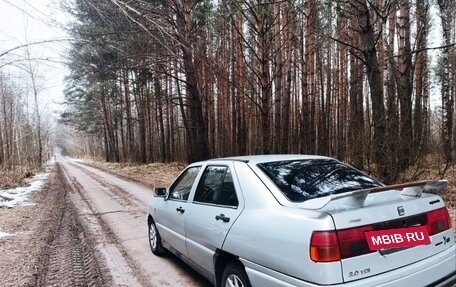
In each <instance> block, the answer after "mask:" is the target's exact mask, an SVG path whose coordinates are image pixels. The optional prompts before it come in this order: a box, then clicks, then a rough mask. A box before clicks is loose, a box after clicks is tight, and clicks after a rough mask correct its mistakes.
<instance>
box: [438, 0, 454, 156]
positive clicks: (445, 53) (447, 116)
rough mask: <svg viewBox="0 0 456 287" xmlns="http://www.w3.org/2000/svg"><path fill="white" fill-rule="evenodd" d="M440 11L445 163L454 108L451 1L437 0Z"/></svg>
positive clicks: (451, 146)
mask: <svg viewBox="0 0 456 287" xmlns="http://www.w3.org/2000/svg"><path fill="white" fill-rule="evenodd" d="M437 3H438V5H439V9H440V19H441V23H442V31H443V43H444V45H445V47H444V48H443V50H442V63H443V79H442V109H443V110H442V125H443V126H442V141H443V154H444V155H445V158H446V160H447V162H451V161H452V159H453V155H452V151H453V115H454V110H453V109H454V106H453V99H452V97H451V93H450V60H449V54H450V44H451V38H450V37H451V36H450V19H449V17H450V15H449V5H450V3H453V1H451V0H437Z"/></svg>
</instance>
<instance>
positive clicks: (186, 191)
mask: <svg viewBox="0 0 456 287" xmlns="http://www.w3.org/2000/svg"><path fill="white" fill-rule="evenodd" d="M200 168H201V167H200V166H195V167H190V168H188V169H187V170H186V171H185V172H184V173H183V174H182V175H181V176H180V177H179V178H178V179H177V180H176V182H175V183H174V184H173V185H172V186H171V188H170V189H169V197H168V199H174V200H187V199H188V196H189V195H190V191H191V189H192V186H193V183H194V182H195V179H196V176H197V175H198V172H199V170H200Z"/></svg>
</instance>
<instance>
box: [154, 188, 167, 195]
mask: <svg viewBox="0 0 456 287" xmlns="http://www.w3.org/2000/svg"><path fill="white" fill-rule="evenodd" d="M154 196H155V197H166V187H156V188H154Z"/></svg>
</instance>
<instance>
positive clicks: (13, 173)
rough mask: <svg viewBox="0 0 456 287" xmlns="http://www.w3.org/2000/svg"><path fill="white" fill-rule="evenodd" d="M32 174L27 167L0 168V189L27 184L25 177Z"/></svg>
mask: <svg viewBox="0 0 456 287" xmlns="http://www.w3.org/2000/svg"><path fill="white" fill-rule="evenodd" d="M33 175H34V174H33V172H32V171H30V170H29V169H27V168H24V167H17V168H15V169H12V170H6V169H5V170H3V169H0V189H10V188H15V187H18V186H24V185H26V184H27V180H26V179H27V178H30V177H32V176H33Z"/></svg>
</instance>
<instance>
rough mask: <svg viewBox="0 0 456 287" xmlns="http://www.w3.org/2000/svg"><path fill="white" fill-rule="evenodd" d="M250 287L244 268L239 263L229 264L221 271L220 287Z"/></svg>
mask: <svg viewBox="0 0 456 287" xmlns="http://www.w3.org/2000/svg"><path fill="white" fill-rule="evenodd" d="M233 286H236V287H252V285H250V281H249V278H248V277H247V273H245V269H244V267H243V266H242V265H241V264H239V263H234V262H230V263H228V265H226V267H225V269H224V270H223V276H222V287H233Z"/></svg>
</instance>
